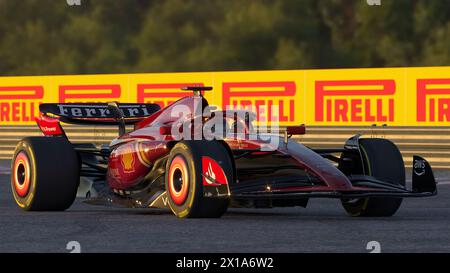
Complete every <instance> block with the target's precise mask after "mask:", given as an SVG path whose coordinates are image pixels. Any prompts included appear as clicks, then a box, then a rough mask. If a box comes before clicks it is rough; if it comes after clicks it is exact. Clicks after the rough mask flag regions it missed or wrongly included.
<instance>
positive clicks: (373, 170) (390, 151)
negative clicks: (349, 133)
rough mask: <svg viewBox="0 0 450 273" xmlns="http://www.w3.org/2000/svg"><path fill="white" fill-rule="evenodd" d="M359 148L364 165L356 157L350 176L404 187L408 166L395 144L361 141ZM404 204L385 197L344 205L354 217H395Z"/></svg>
mask: <svg viewBox="0 0 450 273" xmlns="http://www.w3.org/2000/svg"><path fill="white" fill-rule="evenodd" d="M359 146H360V150H361V155H362V162H361V158H360V157H359V155H358V156H355V155H353V158H352V160H353V161H354V162H355V163H356V164H354V166H353V167H352V169H351V170H350V173H348V174H366V175H370V176H373V177H375V178H376V179H378V180H380V181H385V182H387V183H390V184H393V185H401V186H405V165H404V162H403V158H402V155H401V153H400V151H399V150H398V148H397V146H395V144H394V143H392V142H391V141H389V140H387V139H377V138H368V139H360V140H359ZM344 156H345V155H344ZM346 156H350V155H346ZM358 161H359V162H358ZM363 169H364V173H363ZM401 203H402V198H386V197H370V198H359V199H343V200H342V205H343V207H344V209H345V210H346V211H347V213H348V214H349V215H351V216H355V217H357V216H362V217H383V216H384V217H386V216H392V215H394V214H395V213H396V212H397V210H398V209H399V207H400V205H401Z"/></svg>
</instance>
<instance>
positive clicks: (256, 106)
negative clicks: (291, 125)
mask: <svg viewBox="0 0 450 273" xmlns="http://www.w3.org/2000/svg"><path fill="white" fill-rule="evenodd" d="M295 94H296V85H295V82H293V81H280V82H224V83H223V84H222V108H223V109H225V108H226V107H229V108H231V109H239V108H241V109H246V110H251V111H254V112H256V114H257V119H258V121H261V122H267V121H269V122H270V121H272V118H273V117H274V116H277V118H278V119H279V121H280V122H293V121H295V118H296V113H295V111H296V104H295ZM274 106H275V109H277V110H278V115H277V114H276V113H272V111H273V109H274Z"/></svg>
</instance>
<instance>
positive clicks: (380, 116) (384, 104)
mask: <svg viewBox="0 0 450 273" xmlns="http://www.w3.org/2000/svg"><path fill="white" fill-rule="evenodd" d="M315 88H316V90H315V96H316V97H315V121H317V122H393V121H394V118H395V117H394V114H395V109H394V106H395V105H394V100H395V98H394V95H395V92H396V85H395V81H394V80H344V81H316V85H315Z"/></svg>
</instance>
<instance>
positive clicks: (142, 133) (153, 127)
mask: <svg viewBox="0 0 450 273" xmlns="http://www.w3.org/2000/svg"><path fill="white" fill-rule="evenodd" d="M205 102H206V101H205V100H204V99H203V98H202V97H186V98H183V99H180V100H178V101H177V102H175V103H173V104H172V105H170V106H168V107H166V108H164V109H161V110H160V111H158V112H156V113H154V114H153V115H151V116H149V117H147V118H145V119H143V120H142V121H140V122H139V123H137V124H135V130H134V131H132V132H129V133H127V134H125V135H123V136H121V137H119V138H118V139H116V140H114V141H113V142H112V143H111V147H112V148H113V151H112V153H111V156H110V159H109V164H108V172H107V181H108V183H109V185H110V187H111V188H113V189H118V190H128V189H130V188H133V187H135V186H136V185H137V184H139V183H140V181H142V180H143V178H144V177H145V176H146V175H147V174H148V173H149V172H150V170H151V166H152V165H153V164H154V163H155V161H156V160H158V159H159V158H161V157H162V156H165V155H167V154H168V153H169V152H170V148H171V147H172V145H173V143H174V142H175V140H174V139H173V137H172V136H171V130H170V128H172V126H173V125H174V123H175V122H180V117H181V120H182V121H189V120H192V119H193V118H194V116H196V114H201V113H202V109H201V108H204V107H205V106H206V105H205ZM177 108H180V109H189V111H190V113H192V114H190V115H186V116H184V117H182V115H181V114H180V115H174V114H173V113H174V112H177V111H176V109H177ZM289 133H292V134H302V133H304V126H300V128H297V129H296V128H290V130H289ZM225 142H226V143H227V144H228V146H229V147H230V149H231V150H232V151H233V153H235V152H239V151H243V150H245V151H248V150H254V151H255V153H254V155H257V156H260V157H261V158H263V157H265V156H266V155H269V154H272V153H273V152H270V153H269V152H261V151H260V148H261V145H262V143H261V141H258V140H248V139H236V138H226V139H225ZM274 152H275V153H278V154H285V155H290V157H292V158H293V159H294V160H295V164H296V165H297V166H298V168H299V169H302V170H305V171H306V172H307V173H309V174H311V175H313V176H316V177H318V178H320V180H322V181H323V182H324V185H323V186H321V187H303V188H302V187H296V188H285V189H279V190H280V191H283V190H284V191H290V190H295V191H311V190H319V191H320V190H325V191H355V190H361V188H354V187H352V184H351V182H350V181H349V179H348V178H347V177H346V176H345V175H344V174H343V173H342V172H341V171H340V170H339V169H337V168H336V167H335V166H334V165H332V164H331V163H330V162H329V161H328V160H326V159H324V158H323V157H322V156H320V155H319V154H317V153H315V152H314V151H312V150H310V149H309V148H307V147H305V146H303V145H301V144H299V143H297V142H295V141H292V140H289V142H288V144H287V145H280V146H279V147H277V148H276V149H275V151H274ZM254 162H255V165H258V160H257V159H255V160H254ZM274 164H275V165H276V164H278V163H277V162H274ZM236 165H237V166H236V168H237V169H239V168H240V166H239V160H237V161H236ZM238 179H239V177H238ZM268 182H270V181H268ZM312 188H314V189H312ZM364 190H373V189H364Z"/></svg>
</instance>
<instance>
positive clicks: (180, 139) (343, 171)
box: [11, 86, 437, 218]
mask: <svg viewBox="0 0 450 273" xmlns="http://www.w3.org/2000/svg"><path fill="white" fill-rule="evenodd" d="M211 89H212V88H211V87H199V86H193V87H192V86H190V87H185V88H183V90H185V91H190V92H193V95H190V96H186V97H184V98H182V99H180V100H178V101H176V102H174V103H173V104H171V105H169V106H167V107H165V108H164V109H161V107H160V106H159V105H158V104H136V103H134V104H131V103H124V104H120V105H119V104H118V103H116V102H110V103H104V104H102V103H80V104H76V103H55V104H49V103H44V104H41V105H40V107H39V109H40V112H41V115H40V117H39V118H37V119H36V121H37V124H38V126H39V128H40V129H41V131H42V133H43V134H44V136H41V137H26V138H24V139H22V140H21V141H20V142H19V143H18V145H17V147H16V150H15V153H14V157H13V159H12V164H11V165H12V166H11V170H12V175H11V187H12V193H13V196H14V199H15V201H16V202H17V204H18V205H19V206H20V207H21V208H22V209H24V210H28V211H42V210H46V211H47V210H52V211H61V210H66V209H67V208H69V207H70V206H71V205H72V203H73V202H74V200H75V198H76V196H77V195H78V196H80V195H82V196H84V197H85V198H86V200H85V202H87V203H90V204H96V205H120V206H125V207H133V208H168V209H170V210H171V211H172V212H173V213H174V214H175V215H176V216H178V217H180V218H185V217H205V218H206V217H220V216H222V215H223V214H224V213H225V212H226V210H227V208H228V207H244V208H255V207H256V208H270V207H287V206H301V207H306V206H307V203H308V200H309V199H310V198H319V197H322V198H337V199H340V201H341V203H342V205H343V207H344V209H345V210H346V211H347V212H348V214H350V215H352V216H391V215H393V214H394V213H395V212H396V211H397V210H398V208H399V207H400V204H401V203H402V199H403V198H405V197H426V196H433V195H436V194H437V190H436V182H435V179H434V175H433V172H432V170H431V167H430V165H429V164H428V162H427V161H426V160H425V159H423V158H421V157H419V156H414V158H413V160H414V162H413V169H412V189H407V187H406V184H405V166H404V162H403V159H402V156H401V154H400V152H399V150H398V148H397V147H396V146H395V145H394V144H393V143H392V142H391V141H389V140H387V139H379V138H362V137H360V136H359V135H356V136H353V137H351V138H349V139H348V140H347V141H346V143H345V145H344V146H343V147H339V148H335V149H329V148H327V149H312V148H308V147H306V146H304V145H302V144H301V143H299V142H298V141H296V140H294V139H292V138H291V136H293V135H300V134H304V133H305V126H304V125H300V126H290V127H286V128H285V130H278V131H277V132H275V133H274V132H269V133H268V132H267V131H265V132H261V131H260V130H259V127H258V128H257V126H254V123H255V119H256V118H255V114H254V113H252V112H251V111H248V110H242V109H241V110H218V109H217V108H215V107H213V106H209V105H208V102H207V100H206V99H205V98H204V97H203V94H204V92H205V91H209V90H211ZM180 92H181V91H180ZM61 123H69V124H83V125H86V126H89V125H115V126H116V125H117V126H118V131H119V136H118V137H117V138H115V139H114V140H112V142H111V143H110V144H109V145H101V146H96V145H94V144H91V143H71V142H70V141H69V139H68V137H67V136H66V134H65V132H64V130H63V128H62V127H61ZM127 125H128V126H127ZM131 126H134V129H133V130H130V129H129V128H130V127H131ZM127 129H128V132H127Z"/></svg>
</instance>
